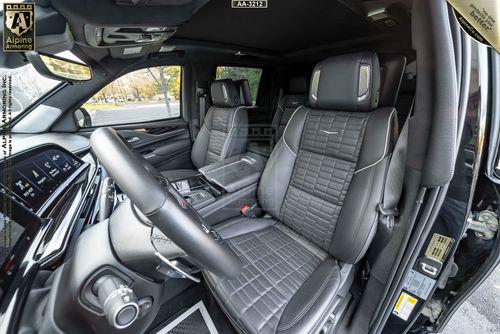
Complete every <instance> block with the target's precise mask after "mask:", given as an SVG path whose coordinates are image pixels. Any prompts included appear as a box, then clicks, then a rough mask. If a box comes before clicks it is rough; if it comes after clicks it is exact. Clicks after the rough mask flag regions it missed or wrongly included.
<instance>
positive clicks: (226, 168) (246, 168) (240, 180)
mask: <svg viewBox="0 0 500 334" xmlns="http://www.w3.org/2000/svg"><path fill="white" fill-rule="evenodd" d="M266 161H267V159H266V158H265V157H263V156H260V155H258V154H255V153H245V154H240V155H235V156H233V157H231V158H228V159H225V160H223V161H219V162H216V163H213V164H210V165H208V166H205V167H203V168H200V169H199V172H200V173H201V174H203V175H204V176H205V178H206V179H207V180H209V181H210V182H213V183H215V184H217V185H218V186H220V187H221V188H223V189H224V190H225V191H227V192H229V193H231V192H234V191H236V190H238V189H241V188H243V187H246V186H248V185H250V184H253V183H257V182H258V181H259V179H260V176H261V174H262V171H263V170H264V167H265V165H266Z"/></svg>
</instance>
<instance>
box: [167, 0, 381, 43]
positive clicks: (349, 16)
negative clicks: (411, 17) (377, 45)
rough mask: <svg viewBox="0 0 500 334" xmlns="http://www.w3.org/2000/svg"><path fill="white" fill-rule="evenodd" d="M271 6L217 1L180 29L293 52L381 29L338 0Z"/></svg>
mask: <svg viewBox="0 0 500 334" xmlns="http://www.w3.org/2000/svg"><path fill="white" fill-rule="evenodd" d="M268 3H269V7H268V8H267V9H232V8H231V4H230V1H229V0H212V1H210V2H209V3H208V4H207V5H205V6H204V7H202V8H201V9H200V10H199V11H198V12H197V13H196V14H195V15H193V17H192V18H191V20H190V21H189V22H187V23H185V24H183V25H181V27H180V28H179V30H178V32H177V33H176V34H175V37H177V38H185V39H192V40H199V41H209V42H219V43H225V44H231V45H240V46H244V47H252V48H258V49H261V50H268V51H273V52H277V53H290V52H294V51H298V50H303V49H308V48H312V47H315V46H318V45H323V44H330V43H335V42H340V41H345V40H351V39H356V38H360V37H368V36H373V35H376V34H378V33H380V31H379V30H378V29H377V28H376V27H375V26H374V25H372V24H371V23H369V22H368V21H366V20H365V18H364V17H362V16H360V15H358V14H357V13H355V12H353V11H352V10H351V9H349V8H347V7H346V6H344V5H342V4H341V3H339V2H337V1H332V0H306V1H304V0H288V1H285V0H270V1H269V2H268Z"/></svg>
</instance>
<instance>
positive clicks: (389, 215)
mask: <svg viewBox="0 0 500 334" xmlns="http://www.w3.org/2000/svg"><path fill="white" fill-rule="evenodd" d="M377 211H378V213H379V214H380V215H379V222H380V223H382V224H383V225H384V226H385V227H386V228H387V229H388V230H391V231H392V229H393V228H394V224H395V220H396V217H398V216H399V210H398V208H386V207H384V204H383V203H379V204H378V205H377Z"/></svg>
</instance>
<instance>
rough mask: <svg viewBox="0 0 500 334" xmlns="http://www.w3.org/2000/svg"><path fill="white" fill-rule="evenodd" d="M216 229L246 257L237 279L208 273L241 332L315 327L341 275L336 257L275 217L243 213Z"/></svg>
mask: <svg viewBox="0 0 500 334" xmlns="http://www.w3.org/2000/svg"><path fill="white" fill-rule="evenodd" d="M215 228H216V230H218V231H219V234H221V236H222V237H223V238H224V239H225V242H226V244H227V245H228V247H230V248H231V249H232V250H233V251H234V252H235V253H236V255H237V256H238V257H240V259H241V260H242V261H243V263H244V265H243V271H242V273H241V274H240V275H239V276H238V277H236V278H233V279H223V278H220V277H218V276H216V275H214V274H212V273H209V272H204V276H205V278H206V281H207V284H208V286H209V288H210V289H211V291H212V293H213V294H214V295H215V297H216V299H217V300H218V302H219V304H220V305H221V307H222V309H223V310H224V311H225V312H226V314H227V315H228V317H229V318H230V320H231V321H232V323H233V324H234V325H235V326H236V327H237V328H238V329H239V330H240V331H241V332H249V333H276V332H297V331H300V332H302V331H306V330H308V329H312V328H314V327H315V326H316V324H317V323H318V321H320V319H322V317H323V316H324V315H325V314H324V313H325V309H327V306H329V305H331V303H332V300H333V299H334V298H335V297H336V295H337V292H338V289H339V286H340V283H341V280H342V277H341V269H340V266H339V264H338V262H337V261H336V260H335V259H333V258H332V257H331V256H329V255H328V254H326V253H325V252H324V251H323V250H321V249H319V248H318V247H316V246H315V245H313V244H312V243H310V242H308V241H306V240H305V239H303V238H302V237H300V236H299V235H298V234H296V233H295V232H293V231H292V230H290V229H289V228H288V227H286V226H285V225H283V224H281V223H279V222H277V221H276V220H274V219H271V218H269V219H266V218H261V219H251V218H245V217H241V218H236V219H232V220H230V221H227V222H225V223H222V224H219V225H218V226H216V227H215ZM238 233H240V234H238ZM328 314H329V313H328ZM328 314H326V315H328Z"/></svg>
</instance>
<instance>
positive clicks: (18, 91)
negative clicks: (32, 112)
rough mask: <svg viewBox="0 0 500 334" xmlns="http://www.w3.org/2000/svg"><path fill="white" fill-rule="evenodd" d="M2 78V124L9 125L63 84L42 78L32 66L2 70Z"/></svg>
mask: <svg viewBox="0 0 500 334" xmlns="http://www.w3.org/2000/svg"><path fill="white" fill-rule="evenodd" d="M0 76H1V82H0V89H1V91H2V99H1V100H0V104H1V105H2V117H1V120H0V124H4V123H8V122H9V121H10V120H13V119H14V118H16V117H17V116H18V115H19V114H21V113H22V112H23V111H24V110H25V109H26V108H27V107H28V106H30V105H31V104H33V103H34V102H35V101H36V100H38V99H39V98H40V97H41V96H42V95H44V94H45V93H48V92H49V91H50V90H51V89H53V88H54V87H55V86H56V85H58V84H59V83H60V82H61V81H58V80H53V79H49V78H46V77H44V76H42V75H41V74H40V73H38V72H37V71H36V70H35V68H34V67H33V65H31V64H28V65H26V66H23V67H20V68H14V69H5V68H1V69H0ZM9 87H10V89H9Z"/></svg>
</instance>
